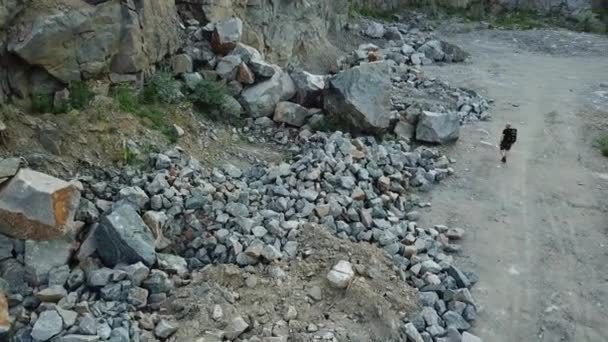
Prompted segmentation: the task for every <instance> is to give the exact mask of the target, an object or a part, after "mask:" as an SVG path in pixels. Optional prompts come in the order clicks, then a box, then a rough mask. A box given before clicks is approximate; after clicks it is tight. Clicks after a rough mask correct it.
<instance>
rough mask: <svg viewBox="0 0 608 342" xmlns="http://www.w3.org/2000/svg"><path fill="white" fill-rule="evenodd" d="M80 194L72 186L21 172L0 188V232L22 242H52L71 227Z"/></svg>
mask: <svg viewBox="0 0 608 342" xmlns="http://www.w3.org/2000/svg"><path fill="white" fill-rule="evenodd" d="M79 202H80V191H79V190H78V188H77V187H76V186H75V185H74V184H71V183H68V182H65V181H63V180H61V179H58V178H55V177H52V176H49V175H46V174H44V173H40V172H36V171H33V170H29V169H21V170H19V172H18V173H17V174H16V175H15V176H14V177H13V178H12V179H10V180H9V181H8V182H6V183H5V184H3V187H2V188H0V233H2V234H5V235H8V236H11V237H14V238H17V239H23V240H51V239H55V238H58V237H60V236H63V235H65V234H66V233H68V232H70V231H72V229H73V228H74V214H75V213H76V210H77V209H78V204H79Z"/></svg>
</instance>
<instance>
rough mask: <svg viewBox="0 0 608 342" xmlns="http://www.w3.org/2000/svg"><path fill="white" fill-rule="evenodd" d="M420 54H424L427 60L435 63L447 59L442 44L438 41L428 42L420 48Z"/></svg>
mask: <svg viewBox="0 0 608 342" xmlns="http://www.w3.org/2000/svg"><path fill="white" fill-rule="evenodd" d="M418 52H420V53H423V54H424V55H425V56H426V57H427V58H429V59H430V60H433V61H435V62H441V61H443V59H444V57H445V53H444V52H443V49H442V46H441V42H440V41H438V40H430V41H428V42H426V43H425V44H423V45H422V46H420V47H419V48H418Z"/></svg>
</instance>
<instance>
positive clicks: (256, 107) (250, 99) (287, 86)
mask: <svg viewBox="0 0 608 342" xmlns="http://www.w3.org/2000/svg"><path fill="white" fill-rule="evenodd" d="M272 68H273V69H274V75H273V76H272V77H271V78H270V79H268V80H266V81H264V82H260V83H258V84H256V85H254V86H252V87H249V88H247V89H245V90H243V92H242V93H241V98H240V102H241V104H242V105H243V108H244V109H245V110H246V111H247V112H248V113H249V115H250V116H252V117H254V118H260V117H264V116H270V115H272V114H273V113H274V109H275V107H276V105H277V103H279V102H280V101H287V100H289V99H291V98H292V97H293V96H294V95H295V92H296V89H295V85H294V84H293V80H292V79H291V77H290V76H289V74H287V73H286V72H283V70H281V68H280V67H278V66H276V65H273V66H272Z"/></svg>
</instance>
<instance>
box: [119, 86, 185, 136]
mask: <svg viewBox="0 0 608 342" xmlns="http://www.w3.org/2000/svg"><path fill="white" fill-rule="evenodd" d="M142 93H145V88H144V91H142ZM150 94H151V93H148V95H150ZM112 97H113V98H114V101H116V103H117V104H118V107H119V108H120V110H122V111H125V112H128V113H131V114H134V115H137V116H139V117H140V118H142V119H144V120H145V121H146V122H147V123H148V125H149V126H150V127H151V128H153V129H155V130H158V131H160V132H161V133H163V134H164V135H165V136H166V137H167V139H169V141H170V142H171V143H174V142H176V141H177V135H176V133H175V132H174V130H173V128H172V127H171V124H170V123H169V122H168V120H167V118H166V116H165V114H164V113H163V111H162V110H163V109H165V110H167V109H170V108H168V107H167V106H162V104H161V106H158V105H156V106H153V104H154V103H152V104H150V103H144V101H143V99H144V96H143V95H140V94H138V93H137V91H136V90H135V89H134V88H133V87H132V86H130V85H128V84H121V85H118V86H116V87H114V88H113V89H112ZM149 99H150V98H149ZM159 107H160V109H159Z"/></svg>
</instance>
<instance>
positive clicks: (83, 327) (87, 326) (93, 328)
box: [78, 314, 97, 335]
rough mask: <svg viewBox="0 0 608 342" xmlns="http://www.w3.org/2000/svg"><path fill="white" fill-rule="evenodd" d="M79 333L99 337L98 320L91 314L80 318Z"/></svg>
mask: <svg viewBox="0 0 608 342" xmlns="http://www.w3.org/2000/svg"><path fill="white" fill-rule="evenodd" d="M78 328H79V329H78V331H79V332H80V333H81V334H84V335H97V320H95V317H94V316H93V315H91V314H86V315H84V316H82V317H81V318H80V322H79V323H78Z"/></svg>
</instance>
